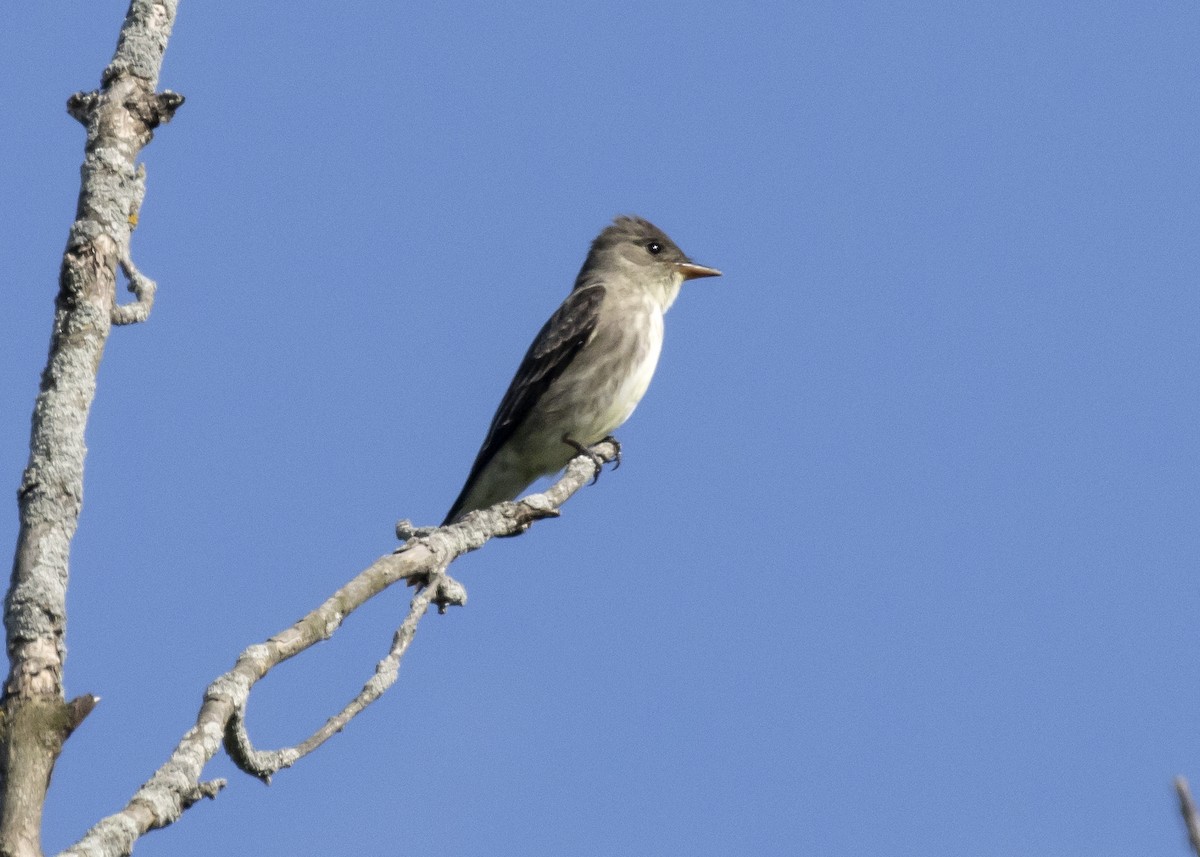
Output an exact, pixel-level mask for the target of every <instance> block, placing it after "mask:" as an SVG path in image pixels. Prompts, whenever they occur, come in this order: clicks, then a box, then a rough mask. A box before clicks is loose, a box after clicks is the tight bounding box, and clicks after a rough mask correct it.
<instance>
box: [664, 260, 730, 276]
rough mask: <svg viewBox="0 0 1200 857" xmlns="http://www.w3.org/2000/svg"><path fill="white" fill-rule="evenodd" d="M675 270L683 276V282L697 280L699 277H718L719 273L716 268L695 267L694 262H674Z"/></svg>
mask: <svg viewBox="0 0 1200 857" xmlns="http://www.w3.org/2000/svg"><path fill="white" fill-rule="evenodd" d="M675 270H676V271H678V272H679V273H681V274H683V278H684V279H685V280H697V279H699V278H700V277H719V276H721V272H720V271H718V270H717V269H716V268H708V267H705V266H704V265H697V264H696V263H695V262H676V263H675Z"/></svg>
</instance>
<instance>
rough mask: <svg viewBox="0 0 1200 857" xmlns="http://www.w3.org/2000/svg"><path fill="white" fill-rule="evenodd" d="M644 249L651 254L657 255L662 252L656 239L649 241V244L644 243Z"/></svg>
mask: <svg viewBox="0 0 1200 857" xmlns="http://www.w3.org/2000/svg"><path fill="white" fill-rule="evenodd" d="M646 249H647V250H649V251H650V255H651V256H657V255H658V254H659V253H661V252H662V245H661V244H659V243H658V242H657V241H651V242H650V243H649V244H647V245H646Z"/></svg>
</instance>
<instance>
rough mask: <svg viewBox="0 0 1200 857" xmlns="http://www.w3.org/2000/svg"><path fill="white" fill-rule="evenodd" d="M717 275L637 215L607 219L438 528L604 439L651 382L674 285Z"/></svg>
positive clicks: (505, 497)
mask: <svg viewBox="0 0 1200 857" xmlns="http://www.w3.org/2000/svg"><path fill="white" fill-rule="evenodd" d="M720 274H721V272H720V271H718V270H717V269H715V268H706V267H705V266H703V265H697V264H696V263H695V262H693V261H692V260H691V259H689V258H688V257H687V256H685V255H684V253H683V251H682V250H680V249H679V248H678V247H677V246H675V242H673V241H672V240H671V239H670V238H668V237H667V236H666V234H665V233H664V232H663V231H662V230H661V229H659V228H658V227H657V226H655V225H654V224H652V223H650V222H648V221H646V220H642V219H641V218H640V217H618V218H617V219H616V220H615V221H613V224H612V225H611V226H609V227H608V228H606V229H605V230H604V231H603V232H601V233H600V234H599V235H598V236H597V237H596V240H595V241H593V242H592V248H591V250H590V251H589V252H588V255H587V259H586V260H585V261H584V263H583V268H582V269H580V271H579V276H578V277H576V278H575V286H574V288H573V289H572V290H571V294H570V295H568V296H567V299H566V300H565V301H563V304H562V306H560V307H559V308H558V311H557V312H555V313H554V315H552V316H550V320H549V321H547V322H546V324H545V326H544V327H543V328H542V329H541V331H540V332H539V333H538V335H537V338H536V339H534V340H533V345H531V346H530V347H529V351H528V352H527V353H526V354H525V359H524V360H522V361H521V366H520V368H519V369H517V374H516V377H514V378H513V380H512V383H511V384H510V385H509V387H508V392H507V393H505V394H504V399H503V400H501V402H500V407H499V408H498V409H497V410H496V415H495V416H494V417H493V418H492V425H491V427H490V428H489V429H488V433H487V437H486V438H485V439H484V441H483V446H482V447H481V448H480V450H479V455H477V456H476V457H475V464H474V465H473V466H472V467H471V473H470V475H468V476H467V483H466V485H464V486H463V489H462V493H461V494H459V495H458V499H457V500H455V501H454V505H453V506H451V507H450V512H449V513H448V514H447V515H446V520H445V522H444V524H450V523H454V522H455V521H457V520H459V519H461V518H462V517H463V515H465V514H467V513H468V512H471V511H474V510H476V509H485V508H487V507H488V506H491V505H493V504H494V503H499V502H501V501H502V500H512V499H514V498H515V497H516V496H517V495H518V494H519V493H520V492H521V491H523V490H524V489H525V488H527V487H528V486H529V484H530V483H531V482H533V481H534V480H535V479H537V478H538V477H540V476H546V475H549V474H551V473H557V472H558V471H559V470H562V468H563V467H565V466H566V464H567V462H568V461H570V460H571V458H573V457H574V456H576V455H579V454H580V453H581V452H585V451H586V449H587V447H589V446H591V445H592V444H595V443H598V442H599V441H601V440H603V439H605V438H607V437H609V436H611V434H612V433H613V432H614V431H616V429H617V427H618V426H620V425H621V424H622V423H624V422H625V420H627V419H629V415H630V414H632V413H633V409H634V408H635V407H637V403H638V402H639V401H641V398H642V395H643V394H645V392H646V388H647V387H648V386H649V385H650V378H651V377H652V376H653V375H654V367H655V366H656V365H657V364H658V355H659V352H660V351H661V350H662V341H663V313H665V312H666V311H667V309H668V308H669V307H670V306H671V304H672V302H674V300H675V296H676V295H678V294H679V287H680V286H681V285H683V282H684V280H691V279H695V278H697V277H717V276H720Z"/></svg>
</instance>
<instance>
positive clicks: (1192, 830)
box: [1175, 776, 1200, 857]
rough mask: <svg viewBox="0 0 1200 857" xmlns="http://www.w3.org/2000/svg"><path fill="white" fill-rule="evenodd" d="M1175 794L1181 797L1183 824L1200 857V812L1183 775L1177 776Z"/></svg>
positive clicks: (1196, 853)
mask: <svg viewBox="0 0 1200 857" xmlns="http://www.w3.org/2000/svg"><path fill="white" fill-rule="evenodd" d="M1175 794H1176V795H1177V796H1178V797H1179V814H1180V815H1182V816H1183V825H1184V827H1186V828H1187V836H1188V842H1189V843H1190V844H1191V846H1192V852H1193V853H1194V854H1195V855H1196V857H1200V814H1197V812H1196V803H1195V801H1193V800H1192V792H1191V789H1189V788H1188V781H1187V780H1186V779H1184V778H1183V777H1182V776H1178V777H1176V778H1175Z"/></svg>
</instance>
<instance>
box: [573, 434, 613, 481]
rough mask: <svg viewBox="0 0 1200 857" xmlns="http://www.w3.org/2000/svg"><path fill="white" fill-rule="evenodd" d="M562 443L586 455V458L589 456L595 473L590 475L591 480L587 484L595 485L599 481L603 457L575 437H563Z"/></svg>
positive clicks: (602, 467)
mask: <svg viewBox="0 0 1200 857" xmlns="http://www.w3.org/2000/svg"><path fill="white" fill-rule="evenodd" d="M563 443H565V444H566V445H567V446H569V447H571V448H572V449H574V450H575V451H576V452H577V453H579V454H580V455H586V456H587V457H588V458H590V459H591V460H592V467H594V468H595V473H594V474H593V475H592V481H591V482H589V483H588V484H589V485H595V484H596V483H597V482H599V481H600V471H602V470H603V469H604V459H603V458H601V457H600V456H599V455H598V454H596V452H595V451H594V450H592V449H591V447H587V446H584V445H583V444H582V443H580V442H579V441H577V440H575V438H573V437H564V438H563Z"/></svg>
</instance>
